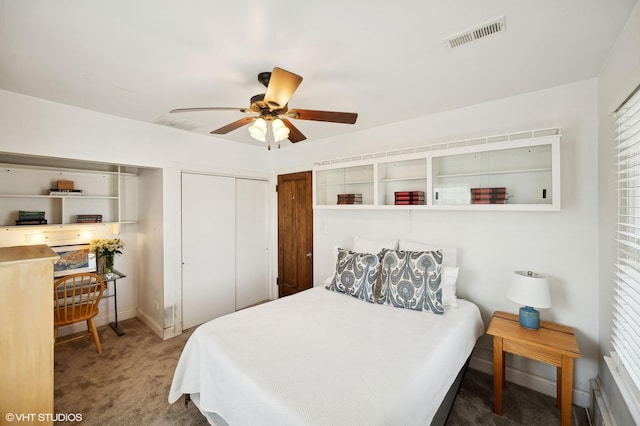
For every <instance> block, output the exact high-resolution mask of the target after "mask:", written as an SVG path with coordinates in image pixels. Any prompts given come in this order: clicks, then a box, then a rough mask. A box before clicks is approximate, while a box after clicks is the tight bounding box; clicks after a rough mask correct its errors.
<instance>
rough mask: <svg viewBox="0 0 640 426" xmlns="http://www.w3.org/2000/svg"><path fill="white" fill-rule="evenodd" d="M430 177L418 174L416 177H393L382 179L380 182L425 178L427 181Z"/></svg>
mask: <svg viewBox="0 0 640 426" xmlns="http://www.w3.org/2000/svg"><path fill="white" fill-rule="evenodd" d="M427 179H428V178H427V177H426V176H416V177H407V178H391V179H380V182H410V181H414V180H418V181H419V180H424V181H426V180H427Z"/></svg>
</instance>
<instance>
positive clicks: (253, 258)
mask: <svg viewBox="0 0 640 426" xmlns="http://www.w3.org/2000/svg"><path fill="white" fill-rule="evenodd" d="M268 188H269V185H268V183H267V182H266V181H263V180H251V179H236V309H242V308H245V307H247V306H250V305H254V304H256V303H258V302H262V301H264V300H266V299H267V286H268V274H267V271H268V262H267V259H268V255H269V253H268V251H267V249H268V224H269V218H268Z"/></svg>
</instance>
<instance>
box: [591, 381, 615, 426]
mask: <svg viewBox="0 0 640 426" xmlns="http://www.w3.org/2000/svg"><path fill="white" fill-rule="evenodd" d="M590 382H591V392H592V393H593V400H592V402H591V408H592V412H593V414H592V419H593V425H594V426H614V423H613V421H612V420H611V409H610V408H609V403H608V401H607V398H606V397H605V395H604V394H603V393H602V392H601V391H600V388H601V387H602V386H601V385H600V379H598V378H595V379H591V381H590Z"/></svg>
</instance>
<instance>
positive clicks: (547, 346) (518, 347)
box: [487, 311, 580, 426]
mask: <svg viewBox="0 0 640 426" xmlns="http://www.w3.org/2000/svg"><path fill="white" fill-rule="evenodd" d="M487 334H490V335H492V336H493V374H494V375H493V392H494V399H495V401H494V411H495V412H496V414H499V415H502V388H503V387H504V386H505V378H504V371H505V362H504V354H505V352H509V353H512V354H516V355H520V356H524V357H527V358H530V359H534V360H537V361H542V362H544V363H547V364H551V365H555V366H556V372H557V379H556V382H557V404H558V405H559V406H560V416H561V420H562V425H563V426H569V425H571V403H572V398H573V360H574V358H579V357H580V349H579V348H578V342H577V341H576V336H575V335H574V334H573V329H572V328H571V327H567V326H564V325H560V324H554V323H552V322H547V321H540V328H539V329H538V330H529V329H527V328H524V327H522V326H520V323H519V322H518V315H515V314H510V313H507V312H500V311H496V312H495V313H494V314H493V318H492V319H491V323H490V324H489V328H488V329H487Z"/></svg>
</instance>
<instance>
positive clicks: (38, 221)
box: [16, 219, 47, 225]
mask: <svg viewBox="0 0 640 426" xmlns="http://www.w3.org/2000/svg"><path fill="white" fill-rule="evenodd" d="M46 224H47V219H24V220H21V219H18V220H16V225H46Z"/></svg>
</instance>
